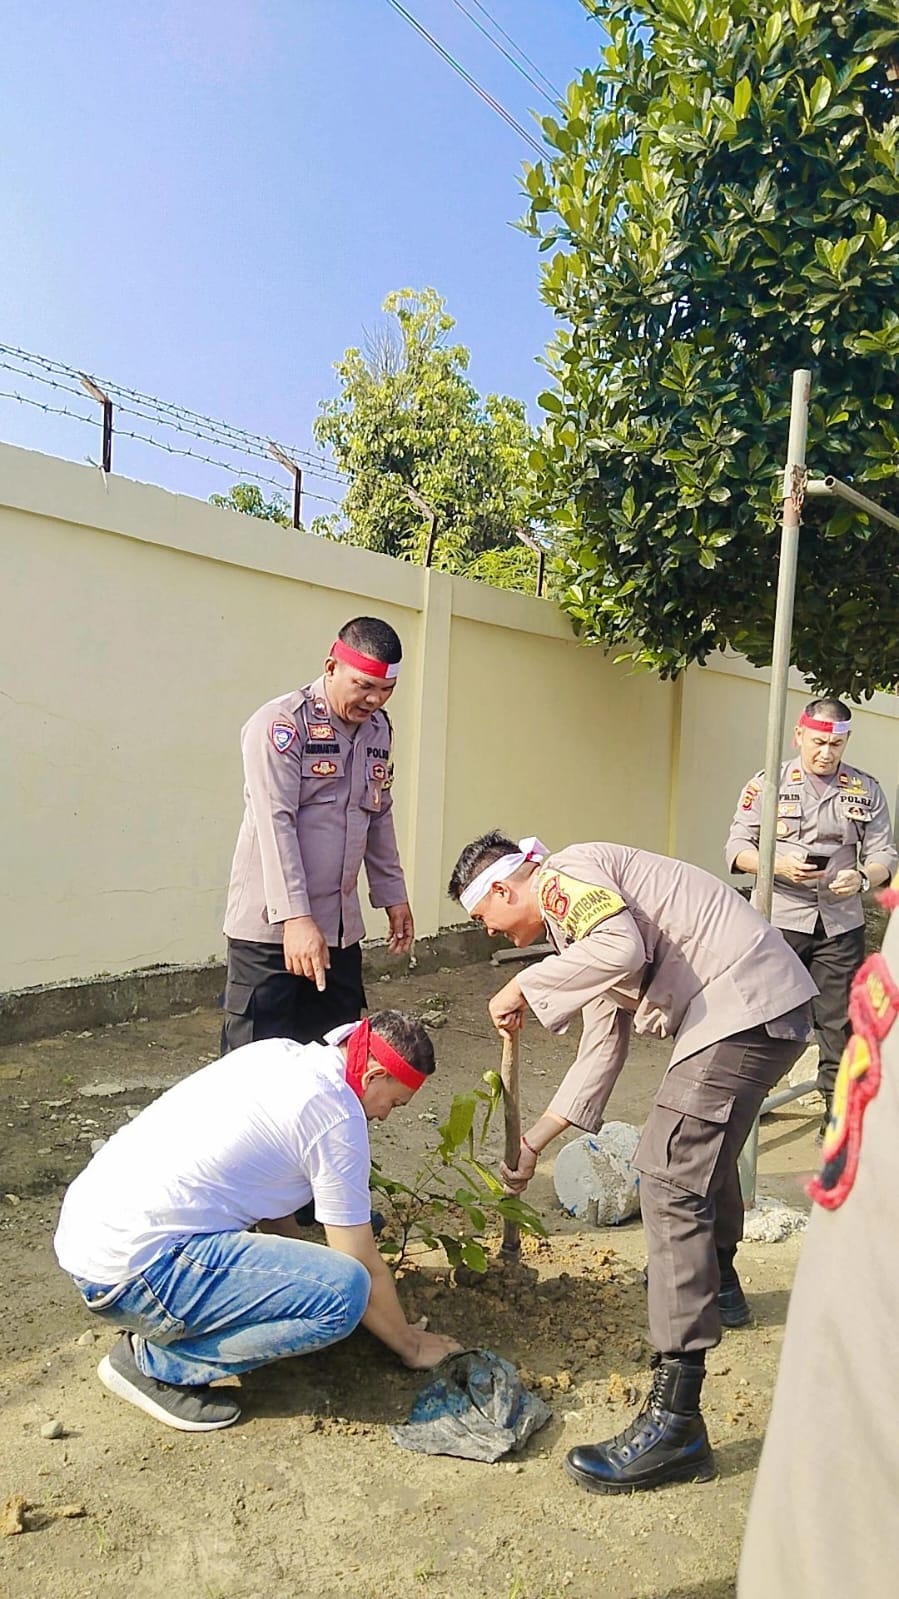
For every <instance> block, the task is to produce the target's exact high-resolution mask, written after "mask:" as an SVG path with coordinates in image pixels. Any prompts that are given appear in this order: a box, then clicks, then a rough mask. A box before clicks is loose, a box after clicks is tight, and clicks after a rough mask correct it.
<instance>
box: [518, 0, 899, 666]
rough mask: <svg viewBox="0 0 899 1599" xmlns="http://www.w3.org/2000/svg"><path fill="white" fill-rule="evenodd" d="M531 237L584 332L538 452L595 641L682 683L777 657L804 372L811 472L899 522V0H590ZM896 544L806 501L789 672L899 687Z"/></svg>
mask: <svg viewBox="0 0 899 1599" xmlns="http://www.w3.org/2000/svg"><path fill="white" fill-rule="evenodd" d="M583 3H584V4H585V6H586V7H587V9H588V10H590V11H591V12H593V13H594V14H595V15H596V17H597V18H598V20H599V21H600V22H601V23H602V25H603V27H604V29H605V30H606V32H607V34H608V38H609V43H608V46H607V47H606V48H604V49H603V50H602V52H601V61H600V65H599V66H598V67H597V68H596V69H595V70H590V71H586V72H584V73H583V74H582V76H581V77H580V79H579V80H578V81H576V82H575V83H573V84H572V86H571V87H570V89H569V91H568V96H567V101H566V103H565V105H564V114H563V115H562V117H561V119H560V120H555V119H553V118H551V117H548V118H545V119H544V121H543V128H544V132H545V136H546V138H547V140H548V141H549V143H550V144H551V145H552V146H553V150H554V153H553V155H552V157H551V159H550V160H549V161H548V162H547V163H543V162H541V163H538V164H537V165H535V166H533V167H531V168H530V169H529V170H528V173H527V177H526V188H527V194H528V198H529V202H530V212H529V216H528V219H527V224H526V225H527V226H528V227H529V228H530V229H531V230H532V231H533V232H534V233H538V234H541V235H542V238H541V249H542V250H544V251H546V252H547V260H546V263H545V265H544V268H543V283H542V286H543V295H544V297H545V299H546V300H547V301H548V303H549V304H550V305H551V306H552V307H553V308H554V309H555V311H556V312H557V313H558V315H559V317H560V319H562V323H563V326H562V328H561V330H560V331H559V333H558V334H557V336H556V338H555V340H554V343H553V345H552V346H551V348H550V351H549V352H548V357H547V364H548V367H549V369H550V371H551V373H552V375H553V377H554V379H555V380H556V383H555V386H554V387H553V388H552V389H551V390H550V391H549V392H548V393H546V394H545V395H543V396H542V398H541V403H542V405H543V407H544V409H545V410H546V412H547V418H548V419H547V422H546V424H545V428H544V431H543V436H542V438H541V441H540V443H539V444H538V447H537V448H536V450H535V451H534V453H533V455H532V464H533V466H534V469H535V471H536V473H537V475H538V479H539V493H540V499H541V501H542V504H543V506H544V511H545V514H546V515H547V516H549V517H552V519H553V520H554V522H555V525H556V527H557V528H558V529H559V530H560V532H561V533H562V534H563V536H564V542H565V552H566V553H565V568H566V581H567V585H568V586H567V589H566V591H565V601H564V603H565V604H566V606H567V608H568V609H569V611H570V613H571V614H572V616H573V617H574V618H575V619H576V622H577V624H578V625H579V627H580V628H581V630H582V631H583V633H584V634H585V635H586V636H587V637H588V638H592V639H596V640H601V641H603V642H604V643H606V644H611V645H620V646H621V647H622V653H624V654H626V655H628V656H629V657H630V658H633V659H634V660H636V661H637V662H640V663H643V664H645V665H647V666H651V667H653V668H655V669H656V670H658V671H660V672H661V674H662V675H663V676H674V675H676V674H677V673H678V672H679V671H681V670H682V669H683V668H684V667H685V666H686V665H687V664H688V663H689V662H691V661H703V660H704V659H705V658H706V657H707V655H708V654H709V652H710V651H711V650H713V649H715V648H718V647H721V646H724V645H725V644H729V645H731V646H733V647H734V648H735V649H737V650H739V651H740V652H742V653H743V654H745V655H746V656H748V658H749V659H750V660H751V661H753V662H755V663H756V664H764V663H766V662H767V661H768V660H769V659H770V649H771V638H772V628H773V613H774V591H775V584H776V555H777V548H778V525H779V504H780V495H781V492H782V490H781V485H782V474H783V461H784V455H785V450H786V436H787V417H788V412H789V400H790V386H791V385H790V375H791V372H792V371H793V370H794V369H797V368H803V367H809V368H811V370H812V374H813V377H812V408H811V418H810V427H809V441H808V460H809V465H810V468H812V470H813V475H814V476H821V475H823V474H824V473H826V472H832V473H833V474H834V475H835V476H837V477H839V478H842V479H844V480H846V479H851V480H853V481H854V482H855V483H856V485H857V486H858V487H860V488H861V489H862V490H863V492H866V493H868V494H869V496H870V497H871V498H875V499H879V500H880V501H881V503H882V504H884V505H885V506H886V507H887V508H888V509H890V510H892V511H894V512H899V477H897V473H899V115H897V114H899V11H897V7H896V0H867V3H858V4H853V5H847V4H844V3H842V0H840V3H837V0H822V3H820V4H817V3H805V0H583ZM897 557H899V537H897V535H895V534H891V533H890V532H889V531H888V530H887V529H886V528H885V527H884V526H883V525H882V524H879V523H876V522H873V521H871V522H869V520H868V519H867V518H865V517H864V516H859V515H858V514H857V513H854V512H852V511H849V510H847V509H843V508H839V509H836V510H831V509H830V508H829V507H828V509H827V510H825V509H823V506H822V502H821V501H815V502H814V503H812V502H808V501H807V502H806V505H805V509H804V527H803V533H802V538H801V552H800V570H799V576H798V583H797V594H796V624H795V635H794V637H795V643H794V660H795V662H796V664H797V665H798V666H799V667H800V668H801V669H802V670H803V671H804V672H806V673H808V674H809V675H810V676H811V677H812V678H813V679H814V680H815V681H816V682H817V683H818V684H819V685H821V686H822V687H826V688H831V689H835V688H839V689H841V690H842V691H843V692H845V693H851V694H858V693H868V692H870V691H871V690H872V689H873V688H874V687H875V686H878V685H883V684H890V685H892V684H896V683H899V559H897Z"/></svg>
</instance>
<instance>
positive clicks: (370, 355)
mask: <svg viewBox="0 0 899 1599" xmlns="http://www.w3.org/2000/svg"><path fill="white" fill-rule="evenodd" d="M383 309H384V311H385V313H386V314H387V316H388V318H389V319H390V320H389V321H388V322H386V323H385V324H384V326H382V327H381V328H379V329H378V330H377V331H376V332H375V333H374V334H373V335H369V337H368V339H367V341H366V347H365V349H364V350H363V349H350V350H347V351H346V354H345V355H344V356H343V358H342V360H340V361H338V362H337V363H336V370H337V373H338V376H339V378H340V393H339V394H338V395H337V397H336V398H334V399H332V400H326V401H323V402H322V404H321V407H320V415H319V417H318V418H317V420H316V422H315V427H314V432H315V437H316V439H317V441H318V443H319V444H321V445H327V446H330V448H331V450H332V451H333V453H334V457H335V460H336V462H337V465H338V466H339V467H340V469H341V471H343V472H345V473H346V474H347V475H348V477H349V479H350V486H349V489H348V490H347V493H346V497H345V499H344V502H343V506H342V509H341V511H340V512H339V513H337V514H335V515H334V516H332V517H321V518H318V519H317V520H316V523H315V530H316V531H321V532H326V533H330V534H331V535H332V536H337V537H342V538H345V539H346V540H348V541H349V542H350V543H353V544H360V545H363V546H364V547H365V548H366V549H371V550H379V551H381V552H382V553H383V554H386V555H394V556H399V557H400V558H401V559H404V560H411V561H418V562H421V561H422V560H423V559H424V555H425V549H426V545H427V541H428V533H429V526H428V519H427V514H426V513H425V512H423V510H422V508H421V506H420V504H417V503H416V501H415V500H414V499H413V497H412V496H411V495H410V493H409V490H410V489H411V490H412V491H414V494H416V495H417V496H419V497H420V498H421V499H423V500H424V501H426V502H427V504H428V505H429V506H431V507H433V509H434V511H435V512H436V516H437V523H436V529H437V536H436V544H435V548H434V558H433V561H432V564H433V565H434V566H436V567H440V568H442V569H443V570H446V571H452V572H465V573H467V574H470V575H472V576H483V577H484V579H485V581H490V582H496V581H498V580H502V586H510V587H514V588H526V587H527V586H528V584H530V586H531V587H533V583H534V570H535V564H536V563H535V557H534V556H533V555H532V554H531V553H530V552H529V551H528V550H525V549H524V548H523V547H522V546H521V545H520V544H519V543H518V540H517V538H516V535H515V529H516V527H518V526H520V525H522V524H523V523H524V522H526V520H527V516H528V511H529V503H528V456H529V452H530V449H531V446H532V444H533V435H532V433H531V430H530V428H529V427H528V423H527V418H526V416H525V409H524V406H523V404H522V403H521V401H519V400H513V399H509V398H507V397H505V396H503V395H496V394H490V395H488V396H487V398H486V399H484V400H482V399H481V397H480V395H479V394H478V392H477V390H476V389H475V387H474V385H473V384H472V383H471V382H470V381H469V379H468V377H467V376H466V372H467V370H468V364H469V359H470V357H469V352H468V350H466V349H465V348H464V346H463V345H461V344H452V343H449V342H448V339H449V335H450V333H451V332H452V329H453V327H454V326H455V323H454V320H453V318H452V317H451V316H449V314H448V313H447V311H446V303H445V301H444V300H443V299H442V298H441V296H440V295H439V294H437V293H436V292H435V290H434V289H423V290H421V291H420V292H418V291H415V290H412V289H402V290H399V291H397V292H396V293H393V294H389V295H388V296H387V299H386V300H385V301H384V306H383ZM497 551H501V552H502V553H503V559H502V561H499V560H487V561H486V563H484V557H486V556H488V555H491V556H492V555H494V554H495V552H497ZM479 563H481V564H480V565H479Z"/></svg>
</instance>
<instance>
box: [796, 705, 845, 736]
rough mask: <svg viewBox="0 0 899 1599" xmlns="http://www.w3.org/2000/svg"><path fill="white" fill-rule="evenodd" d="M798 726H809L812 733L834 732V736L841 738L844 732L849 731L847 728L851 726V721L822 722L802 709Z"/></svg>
mask: <svg viewBox="0 0 899 1599" xmlns="http://www.w3.org/2000/svg"><path fill="white" fill-rule="evenodd" d="M799 726H800V727H809V728H811V730H812V732H813V733H834V734H836V736H837V737H838V738H842V736H843V734H844V733H848V732H849V730H850V728H851V726H852V723H851V722H822V721H820V720H819V719H818V718H816V717H814V716H809V715H808V714H807V712H806V711H803V713H802V715H801V716H800V718H799Z"/></svg>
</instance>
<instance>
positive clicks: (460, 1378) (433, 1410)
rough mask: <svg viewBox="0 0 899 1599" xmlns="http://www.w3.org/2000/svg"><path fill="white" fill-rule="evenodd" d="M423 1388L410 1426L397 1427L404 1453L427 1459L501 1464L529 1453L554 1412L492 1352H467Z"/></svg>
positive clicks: (452, 1359) (443, 1367)
mask: <svg viewBox="0 0 899 1599" xmlns="http://www.w3.org/2000/svg"><path fill="white" fill-rule="evenodd" d="M438 1371H439V1374H440V1375H439V1376H437V1377H436V1378H434V1380H433V1381H431V1382H429V1383H428V1386H427V1387H426V1388H423V1389H422V1391H421V1393H420V1394H419V1396H418V1398H417V1399H416V1401H415V1403H414V1405H413V1406H412V1409H411V1411H410V1412H409V1420H408V1421H407V1422H406V1423H405V1425H404V1426H402V1427H391V1429H390V1436H391V1438H392V1439H393V1441H394V1443H396V1444H399V1446H400V1448H401V1449H412V1450H416V1451H417V1452H418V1453H419V1454H422V1455H459V1456H461V1457H462V1459H463V1460H489V1461H494V1460H499V1459H501V1458H502V1456H503V1455H507V1454H508V1453H509V1452H510V1450H519V1449H523V1448H524V1446H525V1444H526V1443H527V1441H528V1439H529V1438H530V1436H531V1434H532V1433H535V1432H537V1431H538V1430H539V1429H540V1428H541V1427H545V1425H546V1423H547V1422H548V1421H549V1418H550V1416H551V1415H552V1411H551V1410H550V1409H549V1408H548V1407H547V1406H546V1405H545V1404H544V1403H543V1400H542V1399H538V1398H537V1396H536V1394H532V1393H530V1392H529V1391H528V1389H527V1388H525V1386H524V1384H523V1382H522V1380H521V1378H520V1377H519V1375H518V1372H517V1371H516V1370H515V1367H514V1366H512V1365H510V1363H509V1361H508V1360H503V1358H502V1356H501V1355H495V1354H494V1353H493V1351H492V1349H466V1350H463V1352H462V1353H461V1354H459V1355H450V1357H449V1359H448V1360H444V1361H442V1362H441V1364H440V1366H439V1367H438Z"/></svg>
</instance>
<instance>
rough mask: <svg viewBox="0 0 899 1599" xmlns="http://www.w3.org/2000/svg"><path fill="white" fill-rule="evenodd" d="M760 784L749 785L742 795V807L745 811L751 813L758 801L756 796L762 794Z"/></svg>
mask: <svg viewBox="0 0 899 1599" xmlns="http://www.w3.org/2000/svg"><path fill="white" fill-rule="evenodd" d="M761 792H762V791H761V788H760V787H759V784H758V783H747V784H746V787H745V788H744V790H743V792H742V794H741V795H740V805H741V807H742V809H743V810H744V811H751V810H752V807H753V805H754V804H755V801H756V796H757V795H759V794H760V793H761Z"/></svg>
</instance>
